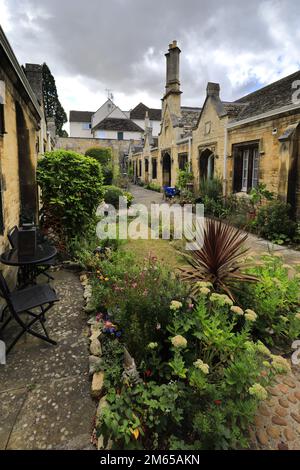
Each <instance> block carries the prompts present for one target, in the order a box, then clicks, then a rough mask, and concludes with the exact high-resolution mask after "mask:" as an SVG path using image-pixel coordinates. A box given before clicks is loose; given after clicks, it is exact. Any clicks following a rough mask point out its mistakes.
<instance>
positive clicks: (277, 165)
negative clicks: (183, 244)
mask: <svg viewBox="0 0 300 470" xmlns="http://www.w3.org/2000/svg"><path fill="white" fill-rule="evenodd" d="M180 52H181V51H180V49H179V48H178V46H177V43H176V41H174V42H173V43H172V44H170V46H169V51H168V53H167V54H166V59H167V77H166V92H165V95H164V97H163V99H162V103H163V104H162V122H161V130H160V133H159V137H158V141H157V140H155V139H153V138H152V135H151V128H150V127H148V126H147V125H146V131H145V138H144V143H143V146H142V149H140V148H137V149H136V148H132V149H131V151H130V153H129V165H130V166H131V168H132V171H133V173H134V177H135V179H138V178H139V179H141V180H142V181H144V182H153V183H157V184H159V185H160V186H169V185H172V186H174V185H175V184H176V181H177V173H178V168H184V166H185V165H186V163H189V164H190V167H191V169H192V171H193V174H194V189H195V191H197V188H198V187H199V183H200V180H201V179H202V178H212V177H213V176H218V177H220V178H222V180H223V186H224V195H228V194H231V193H241V192H242V193H247V192H249V191H250V190H251V188H253V187H256V186H257V185H258V184H259V183H264V184H266V186H267V189H268V190H270V191H272V192H274V193H276V194H278V196H279V197H280V198H281V199H282V200H283V201H286V202H289V203H290V204H291V205H292V207H293V208H294V210H295V211H296V212H297V214H300V157H299V156H298V154H299V150H300V149H299V123H300V101H298V102H297V101H294V100H293V94H294V96H296V97H297V93H295V86H297V80H300V71H298V72H295V73H294V74H292V75H290V76H288V77H285V78H283V79H281V80H279V81H277V82H275V83H272V84H271V85H268V86H266V87H264V88H262V89H260V90H258V91H255V92H253V93H251V94H249V95H247V96H245V97H243V98H240V99H238V100H236V101H234V102H227V101H223V100H222V99H221V97H220V85H219V84H218V83H208V84H207V93H206V99H205V101H204V103H203V105H202V108H184V107H182V106H181V94H182V92H181V90H180V74H179V57H180ZM296 91H297V90H296ZM146 122H147V120H146Z"/></svg>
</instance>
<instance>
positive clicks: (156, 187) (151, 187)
mask: <svg viewBox="0 0 300 470" xmlns="http://www.w3.org/2000/svg"><path fill="white" fill-rule="evenodd" d="M145 189H149V190H150V191H155V192H157V193H160V192H161V187H160V186H159V184H155V183H148V184H146V186H145Z"/></svg>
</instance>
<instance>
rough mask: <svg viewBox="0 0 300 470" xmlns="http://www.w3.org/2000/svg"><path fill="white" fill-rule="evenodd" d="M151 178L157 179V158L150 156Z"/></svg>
mask: <svg viewBox="0 0 300 470" xmlns="http://www.w3.org/2000/svg"><path fill="white" fill-rule="evenodd" d="M152 179H153V180H156V179H157V158H152Z"/></svg>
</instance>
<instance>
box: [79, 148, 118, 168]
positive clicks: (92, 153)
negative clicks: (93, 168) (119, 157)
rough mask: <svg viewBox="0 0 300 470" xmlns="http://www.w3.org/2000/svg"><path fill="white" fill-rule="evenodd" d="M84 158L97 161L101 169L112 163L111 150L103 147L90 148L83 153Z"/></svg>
mask: <svg viewBox="0 0 300 470" xmlns="http://www.w3.org/2000/svg"><path fill="white" fill-rule="evenodd" d="M85 156H86V157H91V158H94V159H95V160H97V162H99V163H100V165H102V167H105V166H108V165H109V164H111V163H112V149H111V148H104V147H91V148H89V149H88V150H87V151H86V152H85Z"/></svg>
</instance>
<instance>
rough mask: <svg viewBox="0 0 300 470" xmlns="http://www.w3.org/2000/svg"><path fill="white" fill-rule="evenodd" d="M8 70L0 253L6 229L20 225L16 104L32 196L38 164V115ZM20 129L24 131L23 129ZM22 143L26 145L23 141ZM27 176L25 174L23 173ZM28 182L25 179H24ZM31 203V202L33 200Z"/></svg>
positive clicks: (0, 151) (2, 74) (1, 141)
mask: <svg viewBox="0 0 300 470" xmlns="http://www.w3.org/2000/svg"><path fill="white" fill-rule="evenodd" d="M10 77H11V72H9V74H8V73H7V71H6V70H4V69H3V68H2V69H1V68H0V79H1V80H3V81H4V82H5V105H4V113H5V131H6V133H5V134H4V135H3V136H2V135H0V162H1V193H2V194H1V196H2V213H3V222H4V230H3V233H0V250H1V252H3V251H5V250H7V249H8V248H9V242H8V239H7V232H8V231H9V230H10V229H11V228H12V227H14V226H15V225H19V222H20V208H21V199H20V181H19V177H20V170H19V163H20V162H19V147H18V129H17V118H16V103H18V107H19V109H21V111H22V114H23V118H24V126H25V127H24V129H26V133H27V139H26V140H27V141H28V142H27V144H26V154H24V159H25V160H22V163H23V166H24V167H26V168H27V169H28V168H30V175H29V176H30V181H29V183H30V185H31V186H30V187H31V188H32V195H33V198H34V197H35V196H36V195H34V186H35V181H34V180H35V170H36V165H37V152H38V148H37V142H38V139H37V137H38V125H39V122H38V121H37V117H36V116H35V115H33V113H32V110H31V108H30V107H29V105H28V103H27V102H25V101H24V99H23V98H22V96H21V93H20V91H19V90H18V89H17V88H16V85H15V83H13V82H12V81H11V78H10ZM24 129H23V130H24ZM24 145H25V144H24ZM26 175H28V173H26ZM27 183H28V180H27ZM33 205H34V201H33ZM1 269H2V270H3V271H4V276H5V277H7V275H8V274H13V273H14V271H15V270H14V269H10V268H8V267H4V266H2V267H1Z"/></svg>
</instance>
